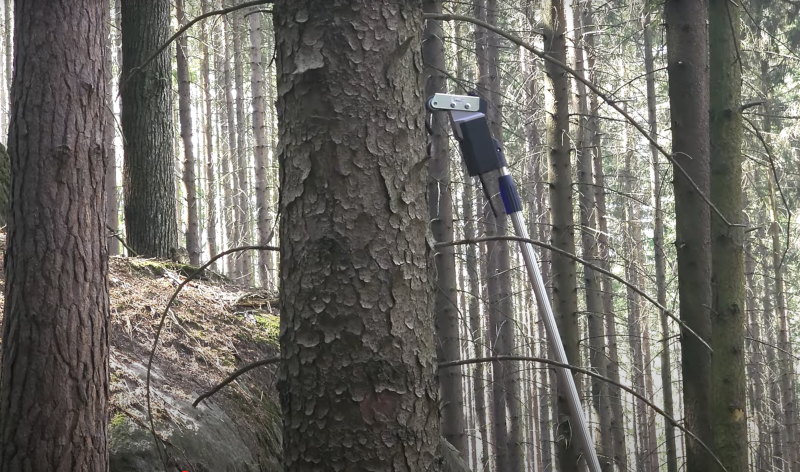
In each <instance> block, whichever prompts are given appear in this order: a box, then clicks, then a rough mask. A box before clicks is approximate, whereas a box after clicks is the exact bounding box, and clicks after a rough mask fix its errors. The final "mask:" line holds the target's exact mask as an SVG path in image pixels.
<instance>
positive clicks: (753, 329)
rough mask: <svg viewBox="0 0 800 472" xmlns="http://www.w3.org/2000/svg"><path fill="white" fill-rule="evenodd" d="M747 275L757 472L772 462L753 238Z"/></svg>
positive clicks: (749, 241) (748, 242)
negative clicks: (769, 446) (756, 430)
mask: <svg viewBox="0 0 800 472" xmlns="http://www.w3.org/2000/svg"><path fill="white" fill-rule="evenodd" d="M743 200H744V203H743V205H742V206H743V207H744V208H747V207H748V205H747V194H746V193H745V194H744V195H743ZM744 224H746V225H747V227H748V228H749V227H751V225H752V222H751V221H750V219H749V218H748V217H747V213H745V220H744ZM744 254H745V256H744V274H745V281H746V283H747V290H746V297H745V309H746V311H747V316H748V323H749V329H748V331H749V335H750V338H751V339H750V340H748V341H747V342H746V347H747V351H748V353H749V358H748V363H747V376H748V380H749V385H750V417H751V418H753V420H754V422H755V424H756V425H757V427H758V436H757V446H756V447H755V457H753V460H752V461H751V462H752V464H753V467H754V469H755V470H756V471H759V470H765V469H767V468H768V464H769V463H770V461H769V448H768V444H769V435H768V431H767V424H768V422H767V415H766V411H765V407H766V406H767V405H766V404H765V402H764V379H765V378H764V369H763V367H764V355H763V345H762V342H763V341H764V338H763V337H762V335H761V322H760V320H759V316H758V308H757V305H756V296H757V295H756V294H757V293H758V286H757V285H756V281H755V272H756V259H755V247H754V246H753V239H752V238H751V237H747V239H746V240H745V253H744Z"/></svg>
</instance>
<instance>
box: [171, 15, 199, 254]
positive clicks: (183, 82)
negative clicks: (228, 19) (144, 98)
mask: <svg viewBox="0 0 800 472" xmlns="http://www.w3.org/2000/svg"><path fill="white" fill-rule="evenodd" d="M175 12H176V15H177V19H178V25H180V26H183V25H184V24H185V23H186V12H185V10H184V4H183V0H176V1H175ZM188 47H189V41H188V39H187V38H186V35H185V34H184V35H182V36H181V37H180V38H178V44H177V47H176V48H175V58H176V61H175V62H176V68H177V73H178V110H179V111H178V113H179V116H180V124H181V139H182V141H183V185H184V187H185V188H186V214H187V222H186V251H187V252H188V253H189V263H190V264H192V265H193V266H199V265H200V256H201V255H202V249H201V248H200V221H199V219H198V215H197V213H198V208H197V203H198V200H197V176H196V174H195V165H196V164H195V156H194V137H193V130H192V93H191V83H190V79H189V59H188V54H187V49H188Z"/></svg>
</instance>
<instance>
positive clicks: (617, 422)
mask: <svg viewBox="0 0 800 472" xmlns="http://www.w3.org/2000/svg"><path fill="white" fill-rule="evenodd" d="M590 47H593V45H590ZM590 103H591V108H592V109H593V110H596V109H597V107H598V99H597V95H595V94H592V95H591V97H590ZM592 129H593V130H595V132H594V134H593V136H592V147H593V148H594V150H595V152H594V181H595V188H596V192H595V203H596V206H597V220H598V227H599V229H600V230H599V232H598V236H597V243H598V247H599V254H598V255H599V257H600V267H602V268H603V269H605V270H610V268H611V264H610V262H609V261H610V258H609V244H608V234H609V233H608V212H607V211H606V190H605V174H604V171H603V158H602V156H603V153H602V148H601V137H602V134H601V133H600V131H601V130H600V127H599V126H595V127H593V128H592ZM600 286H601V288H602V293H603V314H604V317H605V328H606V330H605V335H606V340H607V341H606V346H607V348H608V358H607V359H606V373H607V374H608V378H609V379H611V380H613V381H614V382H617V383H619V381H620V374H619V353H618V346H617V323H616V318H615V315H616V314H615V311H614V288H613V285H612V283H611V279H610V278H609V277H608V276H606V275H602V274H601V275H600ZM608 393H609V403H610V405H609V406H610V409H611V426H610V434H611V437H612V448H613V453H614V463H615V464H617V467H618V468H619V469H620V471H622V472H625V471H627V470H628V448H627V442H626V430H625V415H624V410H623V409H622V394H621V391H620V388H619V387H617V386H615V385H613V384H611V385H609V386H608Z"/></svg>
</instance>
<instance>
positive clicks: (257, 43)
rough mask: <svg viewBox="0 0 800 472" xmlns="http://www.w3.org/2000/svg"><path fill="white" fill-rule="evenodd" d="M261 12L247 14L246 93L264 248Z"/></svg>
mask: <svg viewBox="0 0 800 472" xmlns="http://www.w3.org/2000/svg"><path fill="white" fill-rule="evenodd" d="M260 15H261V13H257V12H255V11H253V12H250V14H249V15H248V18H249V20H250V90H251V93H252V96H253V137H254V138H255V148H254V149H253V164H254V166H255V168H256V185H255V191H256V231H257V233H258V244H260V245H262V246H266V245H267V243H268V242H269V230H270V227H271V226H272V224H271V222H270V218H269V204H268V202H267V132H266V128H265V117H266V101H265V100H264V93H265V92H264V71H263V70H262V67H263V65H262V64H261V16H260ZM269 269H270V267H269V253H268V252H267V251H259V253H258V279H259V281H260V283H261V286H262V287H269V286H270V280H269Z"/></svg>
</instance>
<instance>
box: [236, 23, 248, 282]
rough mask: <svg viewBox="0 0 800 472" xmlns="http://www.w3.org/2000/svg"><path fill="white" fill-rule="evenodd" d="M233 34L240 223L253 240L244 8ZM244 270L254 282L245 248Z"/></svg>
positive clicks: (241, 264)
mask: <svg viewBox="0 0 800 472" xmlns="http://www.w3.org/2000/svg"><path fill="white" fill-rule="evenodd" d="M231 16H232V18H233V19H232V21H231V36H232V37H233V78H234V85H235V86H236V101H235V103H236V154H235V156H236V186H235V187H234V188H235V189H236V192H235V193H236V195H237V197H238V198H237V204H236V225H237V226H239V228H240V232H241V234H240V236H241V243H240V244H242V245H243V246H246V245H248V244H250V186H249V184H248V179H247V173H248V172H247V171H248V162H247V160H248V159H247V158H248V155H247V154H248V153H247V134H246V131H245V130H246V129H247V124H246V118H245V115H244V61H243V58H242V36H243V32H244V28H243V27H242V12H241V11H236V12H234V13H232V14H231ZM237 262H238V269H239V272H240V277H239V282H240V283H242V284H244V285H252V283H253V260H252V255H251V254H250V252H249V251H247V252H243V253H241V254H240V255H239V258H238V259H237Z"/></svg>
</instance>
